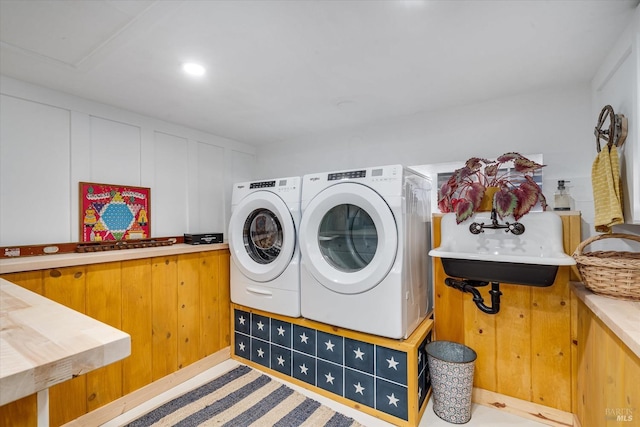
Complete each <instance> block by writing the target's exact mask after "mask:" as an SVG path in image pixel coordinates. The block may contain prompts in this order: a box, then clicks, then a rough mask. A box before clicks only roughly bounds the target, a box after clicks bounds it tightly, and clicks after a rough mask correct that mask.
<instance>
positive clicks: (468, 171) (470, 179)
mask: <svg viewBox="0 0 640 427" xmlns="http://www.w3.org/2000/svg"><path fill="white" fill-rule="evenodd" d="M509 164H513V168H512V169H510V170H506V167H507V166H508V165H509ZM544 166H545V165H541V164H539V163H536V162H534V161H532V160H529V159H527V158H526V157H524V156H523V155H521V154H519V153H505V154H503V155H502V156H500V157H498V158H497V159H496V160H493V161H492V160H487V159H481V158H478V157H472V158H470V159H469V160H467V162H466V163H465V165H464V166H463V167H461V168H460V169H457V170H455V171H454V172H453V175H451V177H450V178H449V180H448V181H447V182H445V183H444V184H443V185H442V187H441V188H440V189H439V190H438V207H439V208H440V211H441V212H455V214H456V221H457V223H458V224H459V223H461V222H462V221H464V220H466V219H468V218H469V217H471V215H473V213H474V212H477V211H478V210H479V209H480V206H481V203H482V198H483V197H484V196H485V193H487V188H490V187H496V188H497V190H496V193H495V195H494V196H493V201H492V202H493V203H492V206H493V208H494V209H495V210H496V213H497V214H498V215H499V216H500V218H504V217H505V216H508V215H513V216H514V217H515V219H516V220H518V219H520V218H521V217H522V216H523V215H525V214H526V213H528V212H529V211H530V210H531V208H533V207H534V206H535V205H536V203H538V202H540V205H541V206H542V210H546V209H547V201H546V199H545V197H544V195H543V194H542V189H541V188H540V187H539V186H538V184H536V182H535V181H534V180H533V177H532V176H533V173H534V172H535V171H537V170H539V169H541V168H543V167H544Z"/></svg>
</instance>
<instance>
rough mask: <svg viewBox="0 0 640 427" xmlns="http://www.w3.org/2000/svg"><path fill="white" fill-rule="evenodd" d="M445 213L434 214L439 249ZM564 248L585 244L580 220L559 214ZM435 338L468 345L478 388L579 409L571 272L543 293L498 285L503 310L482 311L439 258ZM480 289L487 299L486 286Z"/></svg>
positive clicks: (561, 271) (569, 249)
mask: <svg viewBox="0 0 640 427" xmlns="http://www.w3.org/2000/svg"><path fill="white" fill-rule="evenodd" d="M441 218H442V216H441V215H434V218H433V227H434V235H433V236H434V247H437V246H439V245H440V238H441V235H440V220H441ZM561 218H562V223H563V232H564V249H565V252H566V253H568V254H572V253H573V251H574V249H575V248H576V247H577V246H578V244H579V243H580V215H579V214H574V215H563V216H561ZM434 261H435V262H434V289H435V335H436V339H438V340H449V341H455V342H459V343H463V344H465V345H467V346H469V347H471V348H473V349H474V350H475V351H476V352H477V353H478V358H477V360H476V371H475V376H474V386H475V387H479V388H482V389H486V390H489V391H492V392H496V393H500V394H504V395H507V396H512V397H516V398H518V399H522V400H525V401H529V402H534V403H538V404H541V405H544V406H548V407H551V408H556V409H559V410H561V411H566V412H574V411H573V410H572V409H573V408H572V406H573V404H572V396H574V395H575V371H576V365H577V338H576V336H577V325H576V320H575V319H576V308H577V299H576V297H575V296H574V295H573V293H572V292H571V290H570V288H569V281H570V280H577V276H575V272H574V271H573V269H572V268H570V267H560V269H559V270H558V274H557V277H556V280H555V282H554V284H553V285H552V286H549V287H546V288H538V287H531V286H521V285H514V284H504V283H501V284H500V290H501V291H502V293H503V295H502V297H501V302H500V312H499V313H498V314H496V315H491V314H485V313H483V312H481V311H480V310H479V309H478V308H477V307H476V305H475V304H474V303H473V301H472V296H471V295H470V294H463V293H462V292H460V291H458V290H456V289H453V288H450V287H448V286H446V285H445V284H444V279H445V278H446V275H445V274H444V270H443V268H442V263H441V261H440V260H439V259H435V260H434ZM488 288H489V287H488V286H487V287H486V288H481V292H482V294H483V297H484V298H485V301H490V296H489V294H488V290H489V289H488Z"/></svg>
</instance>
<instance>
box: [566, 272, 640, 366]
mask: <svg viewBox="0 0 640 427" xmlns="http://www.w3.org/2000/svg"><path fill="white" fill-rule="evenodd" d="M571 287H572V288H573V291H574V292H575V294H576V295H577V296H578V298H579V299H580V301H582V302H583V303H585V305H586V306H587V307H589V309H591V311H593V313H594V314H595V315H596V317H598V318H599V319H600V320H602V322H603V323H604V324H605V325H607V327H608V328H609V329H611V331H612V332H613V333H614V334H616V336H617V337H618V338H620V340H621V341H622V342H623V343H625V344H626V345H627V347H629V349H630V350H631V351H633V352H634V353H635V355H636V356H638V357H640V302H634V301H625V300H620V299H615V298H608V297H605V296H601V295H597V294H594V293H593V292H591V291H590V290H589V289H587V288H586V287H585V286H584V284H583V283H581V282H571Z"/></svg>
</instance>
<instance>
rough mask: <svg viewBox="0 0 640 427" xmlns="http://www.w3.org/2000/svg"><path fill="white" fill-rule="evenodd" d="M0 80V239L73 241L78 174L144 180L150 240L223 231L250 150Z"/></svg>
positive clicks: (246, 175) (249, 173) (251, 157)
mask: <svg viewBox="0 0 640 427" xmlns="http://www.w3.org/2000/svg"><path fill="white" fill-rule="evenodd" d="M0 78H1V80H0V92H1V93H0V246H11V245H28V244H43V243H61V242H68V241H78V239H79V235H78V230H79V219H78V211H79V205H78V204H79V196H78V182H80V181H89V182H101V183H109V184H121V185H133V186H143V187H150V188H151V230H152V233H151V234H152V237H164V236H176V235H182V234H183V233H186V232H223V233H224V235H225V238H226V237H227V233H226V231H227V230H226V227H227V224H228V220H229V216H230V201H231V193H230V189H231V186H232V184H233V183H234V182H238V181H246V180H250V179H252V178H254V176H253V170H254V167H255V162H256V157H255V148H253V147H251V146H249V145H246V144H242V143H239V142H236V141H232V140H229V139H226V138H222V137H219V136H216V135H211V134H207V133H203V132H200V131H197V130H194V129H189V128H185V127H183V126H178V125H175V124H172V123H168V122H164V121H160V120H156V119H152V118H149V117H145V116H141V115H138V114H135V113H132V112H129V111H125V110H122V109H117V108H113V107H110V106H107V105H103V104H98V103H95V102H91V101H88V100H86V99H81V98H77V97H73V96H70V95H67V94H63V93H60V92H55V91H52V90H49V89H46V88H42V87H37V86H33V85H30V84H27V83H24V82H21V81H18V80H15V79H10V78H7V77H4V76H3V77H0Z"/></svg>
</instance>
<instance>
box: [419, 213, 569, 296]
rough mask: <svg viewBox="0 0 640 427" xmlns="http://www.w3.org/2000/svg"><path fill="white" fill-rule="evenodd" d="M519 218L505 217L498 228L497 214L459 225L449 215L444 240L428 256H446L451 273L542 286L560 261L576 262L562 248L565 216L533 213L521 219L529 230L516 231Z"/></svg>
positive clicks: (482, 215) (552, 276)
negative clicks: (563, 219) (515, 227)
mask: <svg viewBox="0 0 640 427" xmlns="http://www.w3.org/2000/svg"><path fill="white" fill-rule="evenodd" d="M514 223H516V221H515V220H514V218H513V217H511V218H505V220H504V221H502V224H500V225H498V226H499V227H502V228H493V227H492V224H493V226H495V225H496V224H497V223H496V221H495V214H494V215H493V216H492V213H491V212H486V213H485V212H480V213H476V214H474V215H473V216H472V217H471V218H470V219H468V220H466V221H464V222H463V223H461V224H456V218H455V214H452V213H449V214H445V215H444V216H443V218H442V223H441V236H442V237H441V245H440V247H438V248H435V249H432V250H431V251H430V252H429V255H430V256H432V257H438V258H441V259H442V265H443V267H444V271H445V273H446V274H447V275H448V276H453V277H458V278H462V279H467V280H472V281H479V282H497V283H512V284H520V285H530V286H540V287H544V286H550V285H551V284H553V282H554V280H555V277H556V273H557V271H558V267H559V266H561V265H575V263H576V262H575V260H574V259H573V258H572V257H570V256H569V255H567V254H565V253H564V250H563V248H562V220H561V219H560V217H559V216H558V215H556V214H555V213H553V212H530V213H528V214H527V215H525V216H523V217H522V218H520V220H519V221H518V223H519V224H521V225H522V226H524V231H522V230H521V227H520V226H518V227H517V228H518V230H517V231H518V232H516V231H513V230H514V227H513V224H514ZM507 224H509V225H507ZM481 225H484V226H481ZM471 230H472V231H471ZM520 233H521V234H520Z"/></svg>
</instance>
